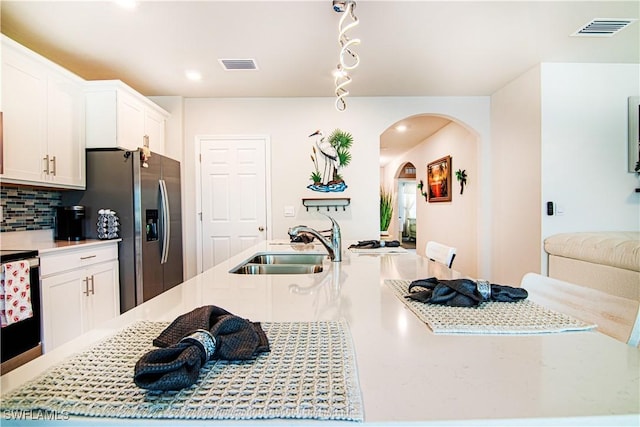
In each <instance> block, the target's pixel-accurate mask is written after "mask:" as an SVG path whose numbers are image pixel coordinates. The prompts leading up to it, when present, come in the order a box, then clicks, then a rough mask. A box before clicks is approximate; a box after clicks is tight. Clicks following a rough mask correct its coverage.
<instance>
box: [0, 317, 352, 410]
mask: <svg viewBox="0 0 640 427" xmlns="http://www.w3.org/2000/svg"><path fill="white" fill-rule="evenodd" d="M167 325H168V323H167V322H139V323H136V324H134V325H132V326H130V327H129V328H127V329H125V330H123V331H121V332H119V333H118V334H116V335H114V336H113V337H111V338H108V339H106V340H105V341H103V342H101V343H99V344H97V345H96V346H94V347H93V348H91V349H90V350H88V351H85V352H83V353H80V354H78V355H75V356H73V357H72V358H70V359H69V360H67V361H65V362H63V363H61V364H60V365H57V366H55V367H52V368H51V369H50V370H48V371H46V372H45V373H44V374H43V375H41V376H40V377H38V378H36V379H34V380H33V381H30V382H28V383H26V384H25V385H23V386H22V387H21V388H19V389H17V390H15V391H13V392H11V393H9V394H8V395H6V396H2V402H1V403H0V408H1V409H2V411H3V412H4V411H8V410H25V411H29V410H32V411H33V410H40V411H57V412H58V413H66V414H69V415H78V416H91V417H113V418H165V419H212V420H216V419H217V420H249V419H273V418H296V419H317V420H345V421H363V418H364V415H363V406H362V398H361V393H360V387H359V384H358V376H357V371H356V363H355V354H354V349H353V345H352V342H351V336H350V333H349V329H348V325H347V324H346V322H344V321H338V322H331V321H326V322H292V323H262V326H263V328H264V330H265V332H266V333H267V336H268V337H269V341H270V346H271V351H270V352H268V353H262V354H260V355H259V356H257V357H256V358H254V359H252V360H248V361H222V360H218V361H209V362H207V363H206V364H205V366H204V367H203V369H202V370H201V372H200V378H199V380H198V382H197V383H196V384H194V385H193V386H191V387H189V388H185V389H183V390H180V391H175V392H158V391H147V390H144V389H141V388H138V387H137V386H136V385H135V384H134V383H133V368H134V365H135V363H136V361H137V360H138V359H139V358H140V356H142V355H143V354H144V353H145V352H147V351H148V350H150V349H152V348H153V346H152V344H151V341H152V340H153V338H155V337H156V336H157V335H158V334H159V333H160V332H161V331H162V330H163V329H164V328H165V327H166V326H167Z"/></svg>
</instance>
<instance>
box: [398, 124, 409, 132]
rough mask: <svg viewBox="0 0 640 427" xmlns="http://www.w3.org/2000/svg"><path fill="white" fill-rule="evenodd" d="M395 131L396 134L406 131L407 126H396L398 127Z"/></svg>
mask: <svg viewBox="0 0 640 427" xmlns="http://www.w3.org/2000/svg"><path fill="white" fill-rule="evenodd" d="M396 130H397V131H398V132H404V131H405V130H407V126H406V125H398V126H396Z"/></svg>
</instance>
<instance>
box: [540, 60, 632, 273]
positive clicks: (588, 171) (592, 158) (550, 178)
mask: <svg viewBox="0 0 640 427" xmlns="http://www.w3.org/2000/svg"><path fill="white" fill-rule="evenodd" d="M541 77H542V98H541V99H542V171H543V174H542V201H543V202H546V201H550V200H551V201H554V202H555V203H557V206H558V207H560V208H562V209H563V210H564V214H563V215H555V216H546V215H543V217H542V218H543V219H542V238H545V237H547V236H550V235H552V234H555V233H560V232H571V231H598V230H604V231H608V230H635V231H637V230H640V193H635V192H634V189H635V188H636V187H638V186H639V185H638V177H637V176H636V175H635V174H633V173H630V172H628V171H627V170H628V164H627V160H628V157H627V156H628V152H627V147H628V145H627V144H628V142H627V98H628V97H629V96H638V95H640V65H638V64H549V63H545V64H542V74H541ZM545 261H546V256H544V255H543V262H545ZM545 266H546V264H545Z"/></svg>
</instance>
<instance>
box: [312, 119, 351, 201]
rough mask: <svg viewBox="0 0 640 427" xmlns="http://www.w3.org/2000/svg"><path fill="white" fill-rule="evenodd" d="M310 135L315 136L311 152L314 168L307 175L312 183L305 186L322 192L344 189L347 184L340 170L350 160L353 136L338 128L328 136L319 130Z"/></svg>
mask: <svg viewBox="0 0 640 427" xmlns="http://www.w3.org/2000/svg"><path fill="white" fill-rule="evenodd" d="M312 136H315V137H316V141H315V145H314V146H313V147H312V152H313V153H312V154H311V162H313V167H314V170H313V172H312V173H311V176H310V177H309V179H310V180H311V181H312V182H313V183H312V184H310V185H308V186H307V188H308V189H310V190H313V191H319V192H322V193H327V192H341V191H344V190H345V189H346V188H347V184H346V183H345V181H344V179H343V177H342V175H340V170H341V169H342V168H344V167H346V166H347V165H349V163H350V162H351V153H350V152H349V149H350V148H351V145H353V136H352V135H351V134H350V133H349V132H345V131H343V130H340V129H336V130H334V131H333V132H332V133H331V134H330V135H329V136H328V137H326V136H324V133H323V132H322V131H321V130H317V131H315V132H314V133H312V134H311V135H309V137H312Z"/></svg>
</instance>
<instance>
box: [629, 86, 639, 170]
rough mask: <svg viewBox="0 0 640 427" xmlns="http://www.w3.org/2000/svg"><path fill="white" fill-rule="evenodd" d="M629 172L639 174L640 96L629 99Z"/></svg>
mask: <svg viewBox="0 0 640 427" xmlns="http://www.w3.org/2000/svg"><path fill="white" fill-rule="evenodd" d="M628 124H629V172H638V173H640V96H630V97H629V121H628Z"/></svg>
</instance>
